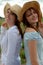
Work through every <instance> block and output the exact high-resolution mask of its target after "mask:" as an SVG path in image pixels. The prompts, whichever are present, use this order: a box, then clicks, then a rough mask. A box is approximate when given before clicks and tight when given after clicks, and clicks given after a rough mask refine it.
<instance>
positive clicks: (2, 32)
mask: <svg viewBox="0 0 43 65" xmlns="http://www.w3.org/2000/svg"><path fill="white" fill-rule="evenodd" d="M6 31H7V23H6V22H4V23H3V24H2V25H1V40H2V38H3V37H4V36H5V34H6Z"/></svg>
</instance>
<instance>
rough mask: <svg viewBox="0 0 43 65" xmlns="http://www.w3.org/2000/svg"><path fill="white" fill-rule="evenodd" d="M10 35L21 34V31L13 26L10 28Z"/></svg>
mask: <svg viewBox="0 0 43 65" xmlns="http://www.w3.org/2000/svg"><path fill="white" fill-rule="evenodd" d="M8 33H15V34H18V33H19V30H18V28H17V27H15V26H13V27H11V28H9V30H8Z"/></svg>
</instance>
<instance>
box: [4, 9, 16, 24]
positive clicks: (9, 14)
mask: <svg viewBox="0 0 43 65" xmlns="http://www.w3.org/2000/svg"><path fill="white" fill-rule="evenodd" d="M5 19H6V21H7V23H8V24H9V25H10V24H14V23H15V21H16V18H15V14H14V13H13V12H11V10H10V9H8V10H7V12H6V15H5Z"/></svg>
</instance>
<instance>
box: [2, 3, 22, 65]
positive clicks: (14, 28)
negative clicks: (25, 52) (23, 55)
mask: <svg viewBox="0 0 43 65" xmlns="http://www.w3.org/2000/svg"><path fill="white" fill-rule="evenodd" d="M20 10H21V7H20V6H19V5H14V6H10V5H9V4H8V3H7V4H6V5H5V7H4V15H5V22H4V23H3V24H2V26H1V48H2V54H1V61H2V65H21V62H20V56H19V52H20V48H21V42H22V31H21V28H20V22H19V20H18V19H19V12H20ZM7 27H8V30H7V31H6V29H7Z"/></svg>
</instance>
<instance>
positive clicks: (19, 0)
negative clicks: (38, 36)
mask: <svg viewBox="0 0 43 65" xmlns="http://www.w3.org/2000/svg"><path fill="white" fill-rule="evenodd" d="M28 1H31V0H0V27H1V24H2V23H3V22H4V20H5V18H4V11H3V10H4V6H5V4H6V3H7V2H8V3H10V4H11V5H14V4H19V5H20V6H21V7H22V6H23V4H24V3H25V2H28ZM36 1H38V2H39V3H40V8H41V11H42V16H43V0H36ZM42 22H43V17H42ZM22 29H24V27H23V26H22ZM0 40H1V29H0ZM0 55H1V46H0ZM20 56H21V63H22V64H23V65H24V64H25V63H26V59H25V53H24V44H23V42H22V49H21V51H20ZM0 64H1V61H0Z"/></svg>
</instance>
